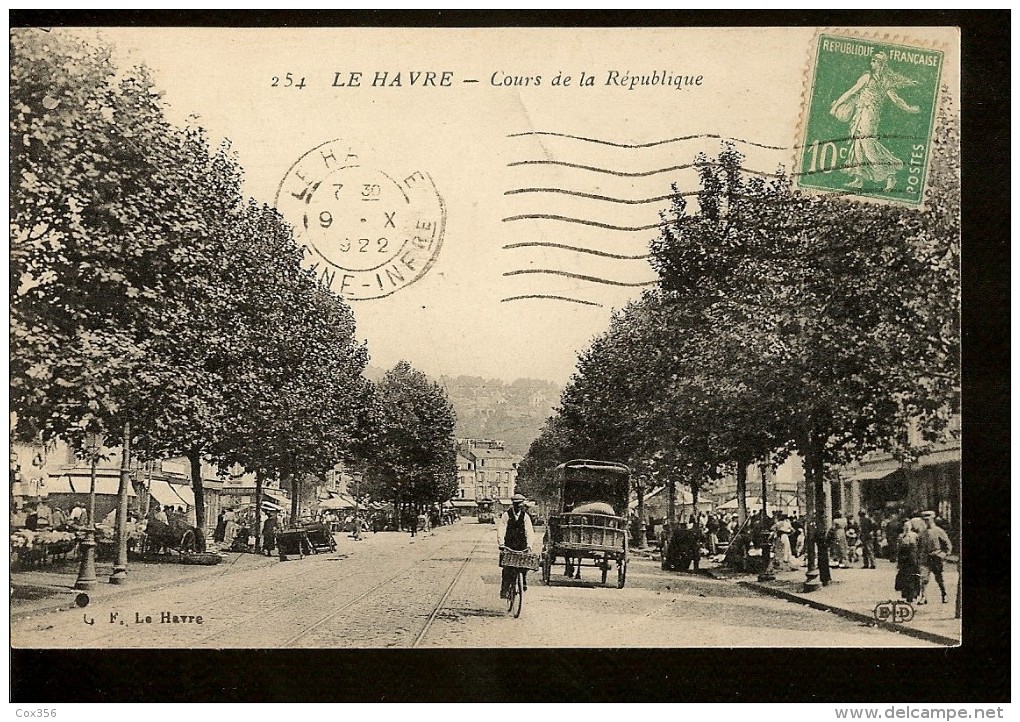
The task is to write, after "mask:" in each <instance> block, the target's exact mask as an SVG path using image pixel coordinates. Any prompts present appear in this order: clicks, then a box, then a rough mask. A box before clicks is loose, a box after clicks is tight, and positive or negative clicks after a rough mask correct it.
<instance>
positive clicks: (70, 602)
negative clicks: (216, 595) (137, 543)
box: [11, 552, 279, 619]
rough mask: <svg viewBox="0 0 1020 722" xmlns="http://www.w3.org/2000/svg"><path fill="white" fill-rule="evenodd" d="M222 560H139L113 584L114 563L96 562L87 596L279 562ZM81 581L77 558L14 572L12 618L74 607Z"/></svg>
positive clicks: (250, 557) (254, 557)
mask: <svg viewBox="0 0 1020 722" xmlns="http://www.w3.org/2000/svg"><path fill="white" fill-rule="evenodd" d="M221 557H222V561H221V562H220V563H219V564H216V565H213V566H197V565H188V564H178V563H175V562H173V561H171V560H169V559H168V560H166V561H149V562H145V561H136V560H132V561H131V562H129V563H128V577H127V581H126V582H125V583H124V584H119V585H118V584H110V583H109V582H108V581H107V580H108V579H109V578H110V574H111V573H112V572H113V563H112V562H96V580H97V583H96V587H95V589H91V590H89V591H88V592H86V594H88V596H89V600H90V602H92V601H98V600H102V599H108V598H110V597H114V596H125V597H129V596H131V595H133V594H138V593H141V592H145V591H149V590H152V589H158V588H160V587H167V586H172V585H174V584H177V583H178V582H181V581H185V580H186V581H191V580H193V579H202V578H204V577H210V576H215V575H224V574H231V573H236V572H242V571H248V570H250V569H256V568H259V567H263V566H268V565H270V564H275V563H279V561H278V559H277V557H275V556H274V557H266V556H262V555H260V554H241V553H237V552H223V553H222V554H221ZM77 579H78V561H77V559H73V558H71V559H67V560H65V561H58V562H55V563H53V564H50V565H47V566H45V567H41V568H38V569H31V570H26V571H18V572H11V619H21V618H23V617H27V616H31V615H33V614H38V613H40V612H49V611H53V610H56V609H68V608H69V607H73V606H74V604H75V598H76V596H77V595H78V594H79V592H78V591H77V590H76V589H75V588H74V583H75V581H76V580H77Z"/></svg>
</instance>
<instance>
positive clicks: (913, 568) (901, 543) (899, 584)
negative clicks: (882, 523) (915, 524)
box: [895, 522, 921, 602]
mask: <svg viewBox="0 0 1020 722" xmlns="http://www.w3.org/2000/svg"><path fill="white" fill-rule="evenodd" d="M895 588H896V591H897V592H899V593H900V596H902V597H903V598H904V599H905V600H906V601H908V602H913V601H914V600H915V599H917V598H918V597H919V596H920V595H921V563H920V555H919V553H918V536H917V533H916V532H914V530H913V529H911V527H910V522H907V523H905V524H904V525H903V533H902V534H900V537H899V540H898V543H897V545H896V585H895Z"/></svg>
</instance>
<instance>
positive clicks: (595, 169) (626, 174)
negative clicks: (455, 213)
mask: <svg viewBox="0 0 1020 722" xmlns="http://www.w3.org/2000/svg"><path fill="white" fill-rule="evenodd" d="M506 165H507V167H508V168H513V167H517V166H527V165H554V166H560V167H562V168H574V169H577V170H586V171H590V172H592V173H604V174H606V175H615V176H618V177H620V178H647V177H648V176H653V175H659V174H661V173H673V172H676V171H681V170H690V169H691V168H706V167H713V168H721V167H722V164H721V163H719V162H718V161H704V162H698V161H695V162H693V163H681V164H679V165H671V166H669V167H667V168H656V169H655V170H642V171H619V170H613V169H611V168H601V167H599V166H594V165H585V164H583V163H570V162H568V161H565V160H551V159H542V160H515V161H512V162H510V163H507V164H506ZM872 165H884V164H882V163H878V164H876V163H853V164H847V165H841V166H839V167H838V168H836V167H832V168H817V169H813V170H806V171H792V172H790V173H787V172H785V171H782V170H781V171H780V172H775V173H769V172H767V171H761V170H756V169H754V168H746V167H744V166H739V169H740V171H741V172H743V173H746V174H748V175H756V176H760V177H762V178H800V177H803V176H812V175H821V174H825V173H833V172H836V171H846V170H849V169H851V168H869V167H871V166H872ZM782 167H783V166H782V164H780V168H782ZM623 202H626V201H623Z"/></svg>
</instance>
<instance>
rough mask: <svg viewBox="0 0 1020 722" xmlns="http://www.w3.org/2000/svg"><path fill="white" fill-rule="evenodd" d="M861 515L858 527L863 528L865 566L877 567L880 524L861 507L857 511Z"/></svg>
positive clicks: (866, 567) (861, 537)
mask: <svg viewBox="0 0 1020 722" xmlns="http://www.w3.org/2000/svg"><path fill="white" fill-rule="evenodd" d="M857 516H859V517H860V522H859V523H858V528H859V529H860V530H861V536H860V539H861V553H862V554H863V555H864V568H865V569H874V568H875V536H876V534H877V532H878V524H876V523H875V520H874V519H872V518H871V515H870V514H868V512H867V511H865V510H864V509H861V510H860V511H859V512H857Z"/></svg>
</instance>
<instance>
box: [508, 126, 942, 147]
mask: <svg viewBox="0 0 1020 722" xmlns="http://www.w3.org/2000/svg"><path fill="white" fill-rule="evenodd" d="M530 135H546V136H552V137H556V138H570V139H571V140H581V141H584V142H586V143H598V144H599V145H608V146H611V147H613V148H654V147H656V146H660V145H669V144H670V143H681V142H683V141H687V140H702V139H709V140H713V139H714V140H721V141H723V142H724V143H741V144H742V145H747V146H751V147H752V148H762V149H764V150H801V149H803V148H809V147H811V146H810V144H808V145H768V144H767V143H756V142H755V141H753V140H745V139H743V138H731V137H728V136H725V135H719V134H718V133H697V134H695V135H681V136H677V137H676V138H664V139H663V140H653V141H649V142H647V143H619V142H617V141H612V140H604V139H602V138H587V137H585V136H583V135H572V134H570V133H555V132H552V131H547V130H528V131H524V132H521V133H508V134H507V136H506V137H507V138H523V137H526V136H530ZM926 138H927V136H920V135H917V134H911V135H902V134H899V133H887V134H879V133H876V134H875V135H862V136H857V139H858V140H868V139H870V140H915V141H916V140H924V139H926ZM854 139H855V138H854V137H851V136H847V137H845V138H827V139H826V140H827V141H828V142H831V143H848V142H850V141H851V140H854Z"/></svg>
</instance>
